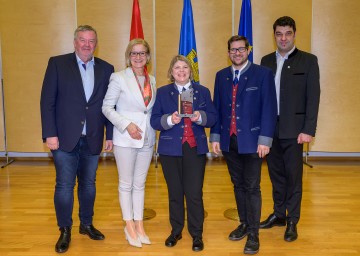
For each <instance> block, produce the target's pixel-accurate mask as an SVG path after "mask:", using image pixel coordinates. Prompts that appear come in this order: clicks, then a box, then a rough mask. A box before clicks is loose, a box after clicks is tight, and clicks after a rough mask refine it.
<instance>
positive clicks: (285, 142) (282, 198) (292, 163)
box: [267, 126, 303, 223]
mask: <svg viewBox="0 0 360 256" xmlns="http://www.w3.org/2000/svg"><path fill="white" fill-rule="evenodd" d="M278 133H279V129H278V126H277V128H276V132H275V136H274V139H273V144H272V147H271V150H270V153H269V155H268V156H267V164H268V168H269V175H270V179H271V183H272V189H273V200H274V213H275V215H276V216H278V217H279V218H285V217H287V220H288V221H293V222H295V223H297V222H298V221H299V219H300V208H301V198H302V175H303V159H302V154H303V144H298V143H297V139H279V137H278ZM286 211H287V215H286Z"/></svg>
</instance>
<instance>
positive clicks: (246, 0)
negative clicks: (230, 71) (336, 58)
mask: <svg viewBox="0 0 360 256" xmlns="http://www.w3.org/2000/svg"><path fill="white" fill-rule="evenodd" d="M232 7H233V9H232V31H233V35H234V9H235V4H234V0H232ZM238 35H242V36H245V37H246V38H247V39H248V41H249V43H250V47H252V46H253V43H252V42H253V40H252V15H251V0H242V3H241V10H240V17H239V29H238ZM252 56H253V51H252V50H251V53H250V55H249V60H250V61H251V62H252V61H253V58H252ZM224 217H225V218H228V219H231V220H237V221H238V220H239V213H238V209H237V208H230V209H227V210H225V211H224Z"/></svg>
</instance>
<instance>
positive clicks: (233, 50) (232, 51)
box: [229, 47, 248, 54]
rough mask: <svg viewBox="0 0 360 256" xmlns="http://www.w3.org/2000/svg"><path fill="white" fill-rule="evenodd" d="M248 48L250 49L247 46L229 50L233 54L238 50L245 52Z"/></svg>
mask: <svg viewBox="0 0 360 256" xmlns="http://www.w3.org/2000/svg"><path fill="white" fill-rule="evenodd" d="M247 49H248V48H247V47H239V48H231V49H230V50H229V52H230V53H231V54H235V53H236V52H237V51H239V52H240V53H243V52H245V51H246V50H247Z"/></svg>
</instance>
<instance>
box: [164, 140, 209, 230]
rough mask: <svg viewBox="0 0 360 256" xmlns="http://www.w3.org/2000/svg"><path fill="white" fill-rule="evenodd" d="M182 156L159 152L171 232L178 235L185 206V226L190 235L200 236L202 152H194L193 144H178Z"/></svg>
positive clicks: (201, 219) (201, 216)
mask: <svg viewBox="0 0 360 256" xmlns="http://www.w3.org/2000/svg"><path fill="white" fill-rule="evenodd" d="M182 150H183V156H182V157H178V156H166V155H160V162H161V165H162V169H163V173H164V177H165V180H166V184H167V187H168V194H169V214H170V216H169V218H170V224H171V227H172V231H171V233H172V234H173V235H178V234H180V233H181V232H182V230H183V228H184V221H185V206H184V196H185V199H186V207H187V221H188V230H189V233H190V235H191V236H192V237H202V233H203V223H204V203H203V198H202V196H203V193H202V188H203V183H204V174H205V164H206V155H205V154H203V155H198V154H197V152H196V150H197V148H196V147H194V148H190V146H189V144H188V143H186V142H185V143H184V144H183V145H182Z"/></svg>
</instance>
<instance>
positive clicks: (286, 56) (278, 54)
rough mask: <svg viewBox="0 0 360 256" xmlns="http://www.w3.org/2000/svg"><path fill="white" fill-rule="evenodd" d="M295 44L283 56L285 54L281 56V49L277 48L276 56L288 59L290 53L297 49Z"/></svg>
mask: <svg viewBox="0 0 360 256" xmlns="http://www.w3.org/2000/svg"><path fill="white" fill-rule="evenodd" d="M295 48H296V47H295V45H294V47H293V48H292V49H291V50H290V51H288V52H287V53H286V54H285V56H284V57H283V56H281V55H280V53H279V51H278V50H277V49H276V58H283V59H286V60H287V59H288V58H289V55H290V54H292V53H293V51H295Z"/></svg>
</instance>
